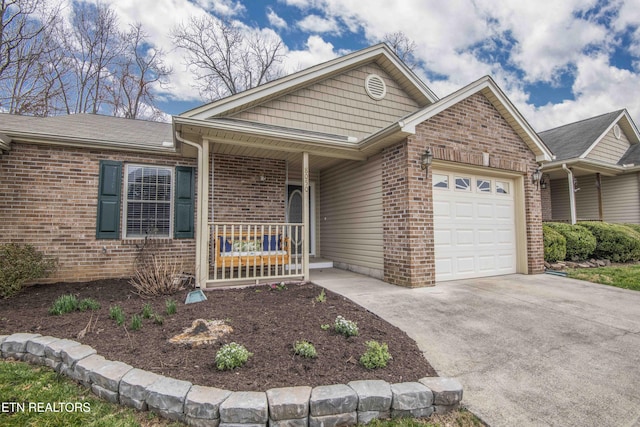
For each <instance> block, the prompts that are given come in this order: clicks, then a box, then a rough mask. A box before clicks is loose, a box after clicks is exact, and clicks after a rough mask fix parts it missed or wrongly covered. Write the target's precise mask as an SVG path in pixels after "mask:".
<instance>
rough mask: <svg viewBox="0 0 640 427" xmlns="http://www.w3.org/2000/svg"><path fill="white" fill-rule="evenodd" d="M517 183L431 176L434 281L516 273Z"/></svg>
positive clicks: (451, 175) (443, 174)
mask: <svg viewBox="0 0 640 427" xmlns="http://www.w3.org/2000/svg"><path fill="white" fill-rule="evenodd" d="M513 190H514V181H513V180H510V179H504V178H495V177H487V176H480V175H478V176H475V175H470V174H464V173H454V172H442V171H438V170H434V171H433V215H434V233H435V234H434V237H435V255H436V281H445V280H455V279H465V278H471V277H484V276H497V275H500V274H511V273H515V272H516V231H515V209H514V207H515V203H514V197H513Z"/></svg>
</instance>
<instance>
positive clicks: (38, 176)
mask: <svg viewBox="0 0 640 427" xmlns="http://www.w3.org/2000/svg"><path fill="white" fill-rule="evenodd" d="M100 160H116V161H122V162H129V163H139V164H148V165H158V166H170V167H174V166H177V165H181V166H195V161H194V160H193V159H184V158H178V157H170V156H159V155H148V154H136V153H122V152H114V151H98V150H83V149H75V148H63V147H52V146H45V145H31V144H20V143H14V144H13V145H12V149H11V151H9V152H8V153H5V154H3V155H2V156H0V236H1V237H0V243H9V242H14V243H29V244H32V245H33V246H35V247H36V248H37V249H38V250H41V251H43V252H44V253H45V254H47V255H50V256H55V257H57V259H58V262H59V268H58V270H57V271H56V272H55V273H54V275H52V276H51V277H50V278H49V279H47V280H46V281H48V282H53V281H82V280H93V279H101V278H109V277H126V276H129V275H130V274H131V272H132V271H133V270H132V269H133V262H134V260H135V257H136V256H137V254H138V253H139V251H138V249H137V245H140V243H141V240H140V239H127V240H122V239H117V240H106V239H96V237H95V235H96V214H97V199H98V172H99V162H100ZM123 174H124V168H123ZM123 183H124V180H123ZM123 196H124V194H123ZM157 243H158V245H159V248H160V249H161V250H163V251H165V252H166V253H167V254H171V256H178V257H181V258H182V260H183V262H184V265H185V271H192V270H193V264H194V260H195V242H194V239H175V240H174V239H160V240H158V241H157Z"/></svg>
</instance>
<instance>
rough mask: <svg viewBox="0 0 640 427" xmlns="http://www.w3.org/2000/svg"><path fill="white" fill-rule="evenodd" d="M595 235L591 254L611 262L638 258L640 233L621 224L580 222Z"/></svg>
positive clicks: (639, 258)
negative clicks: (594, 245) (594, 243)
mask: <svg viewBox="0 0 640 427" xmlns="http://www.w3.org/2000/svg"><path fill="white" fill-rule="evenodd" d="M580 224H581V225H582V226H584V227H586V228H587V229H589V231H591V233H592V234H593V235H594V236H595V237H596V248H595V250H594V251H593V256H594V257H596V258H605V259H608V260H610V261H612V262H627V261H637V260H640V233H638V232H636V231H635V230H633V229H631V228H629V227H626V226H624V225H622V224H610V223H606V222H591V221H588V222H581V223H580Z"/></svg>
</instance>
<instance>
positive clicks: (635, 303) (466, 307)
mask: <svg viewBox="0 0 640 427" xmlns="http://www.w3.org/2000/svg"><path fill="white" fill-rule="evenodd" d="M311 279H312V281H313V282H314V283H316V284H318V285H321V286H324V287H326V288H327V289H330V290H332V291H334V292H337V293H339V294H342V295H344V296H346V297H348V298H349V299H351V300H353V301H355V302H356V303H358V304H360V305H361V306H363V307H366V308H367V309H369V310H370V311H372V312H374V313H376V314H377V315H379V316H380V317H382V318H384V319H385V320H387V321H389V322H390V323H392V324H394V325H396V326H397V327H399V328H400V329H402V330H404V331H406V332H407V333H408V334H409V335H410V336H411V337H412V338H413V339H415V340H416V342H417V343H418V346H419V347H420V348H421V349H422V350H423V351H424V354H425V357H426V358H427V359H428V360H429V361H430V362H431V364H432V365H433V367H434V368H435V369H436V370H437V371H438V372H439V374H440V375H441V376H452V377H455V378H458V379H459V380H460V381H461V383H462V384H463V386H464V397H463V403H464V404H465V406H467V407H468V408H469V409H470V410H471V411H472V412H474V413H475V414H477V415H478V416H479V417H481V418H482V419H483V420H484V421H485V422H487V423H488V424H489V425H491V426H494V427H496V426H509V427H512V426H547V425H552V426H620V427H622V426H624V427H631V426H640V292H636V291H628V290H624V289H618V288H614V287H609V286H604V285H597V284H592V283H588V282H582V281H578V280H572V279H567V278H562V277H557V276H551V275H546V274H541V275H534V276H525V275H510V276H501V277H492V278H487V279H473V280H462V281H455V282H444V283H440V284H438V285H437V286H435V287H433V288H421V289H405V288H401V287H397V286H393V285H389V284H386V283H384V282H381V281H379V280H375V279H372V278H369V277H365V276H361V275H357V274H354V273H350V272H346V271H342V270H337V269H326V270H314V271H312V272H311ZM417 375H420V373H417Z"/></svg>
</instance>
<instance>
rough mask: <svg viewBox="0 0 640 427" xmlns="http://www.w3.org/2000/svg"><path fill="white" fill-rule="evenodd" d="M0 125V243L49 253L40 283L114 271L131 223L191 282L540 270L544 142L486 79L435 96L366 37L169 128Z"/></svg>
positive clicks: (88, 121) (427, 279) (125, 257)
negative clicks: (49, 266)
mask: <svg viewBox="0 0 640 427" xmlns="http://www.w3.org/2000/svg"><path fill="white" fill-rule="evenodd" d="M21 120H24V122H20V121H21ZM81 124H82V126H83V127H82V128H81V127H80V125H81ZM84 126H87V127H88V128H86V129H85V128H84ZM105 127H106V128H105ZM138 127H139V130H138ZM153 132H158V133H157V134H156V135H155V136H154V135H151V134H152V133H153ZM0 134H2V136H0V139H1V141H2V145H0V148H4V149H8V151H6V152H5V153H4V154H2V155H1V156H0V235H2V242H7V241H16V242H28V243H33V244H35V245H36V246H37V247H38V249H41V250H43V251H44V252H46V253H47V254H51V255H57V256H58V257H59V258H60V261H61V263H60V264H61V270H60V271H59V272H58V273H57V276H56V277H55V279H60V280H63V279H64V280H69V279H78V280H80V279H82V280H84V279H89V278H102V277H114V276H126V275H127V274H130V272H131V269H132V265H133V261H134V259H135V257H136V254H137V253H138V249H137V248H138V247H139V246H140V244H141V243H142V242H144V238H143V237H144V236H145V235H146V234H149V235H152V237H154V239H157V240H154V242H158V245H157V248H158V250H161V251H162V252H163V253H165V254H168V255H169V256H182V257H183V258H184V260H185V262H186V265H188V266H189V267H190V268H191V270H190V271H193V270H194V269H195V274H196V280H197V283H198V284H199V285H200V286H203V287H204V286H216V285H218V284H224V283H227V282H230V281H235V280H239V279H244V280H246V279H247V278H252V279H259V278H261V277H263V278H264V277H266V278H269V279H270V280H273V279H275V278H276V277H291V276H298V277H303V278H308V277H309V270H308V269H309V265H310V260H311V259H313V257H316V258H320V257H321V258H322V259H328V260H331V261H332V262H333V263H334V265H335V266H337V267H340V268H345V269H350V270H353V271H356V272H361V273H363V274H367V275H371V276H374V277H378V278H381V279H383V280H385V281H387V282H390V283H394V284H398V285H402V286H409V287H416V286H428V285H433V284H435V283H436V282H437V281H445V280H451V279H458V278H469V277H480V276H490V275H498V274H509V273H525V274H527V273H529V274H532V273H541V272H542V271H543V248H542V210H541V200H540V191H539V189H538V188H537V186H536V185H535V183H534V182H533V181H532V173H533V172H534V171H535V170H536V169H537V168H538V167H539V163H541V162H545V161H550V160H551V153H550V151H549V150H548V148H547V147H546V146H545V145H544V144H543V143H542V141H541V140H540V139H539V137H538V135H537V134H536V133H535V132H534V131H533V130H532V128H531V127H530V126H529V124H528V123H527V122H526V120H525V119H524V118H523V117H522V116H521V115H520V114H519V112H518V111H517V110H516V108H515V107H514V106H513V105H512V104H511V102H510V101H509V100H508V99H507V97H506V96H505V95H504V93H503V92H502V91H501V90H500V89H499V88H498V86H497V85H496V84H495V82H494V81H493V80H492V79H491V78H489V77H484V78H482V79H480V80H478V81H476V82H473V83H471V84H470V85H468V86H466V87H464V88H462V89H460V90H458V91H456V92H454V93H452V94H450V95H448V96H446V97H444V98H442V99H438V98H437V97H436V96H435V95H434V94H433V92H431V90H429V88H428V87H426V86H425V85H424V83H422V82H421V81H420V80H419V79H418V78H417V76H416V75H415V74H414V73H413V72H411V70H409V69H408V68H407V67H406V66H405V65H404V64H403V63H402V62H401V61H400V60H399V59H398V58H397V57H396V56H395V54H394V53H393V52H392V51H391V50H390V49H389V48H388V47H387V46H386V45H383V44H382V45H376V46H373V47H370V48H367V49H364V50H361V51H358V52H354V53H352V54H349V55H346V56H343V57H340V58H337V59H335V60H332V61H329V62H326V63H323V64H320V65H317V66H315V67H311V68H309V69H306V70H303V71H300V72H298V73H295V74H292V75H290V76H287V77H284V78H282V79H279V80H276V81H273V82H270V83H267V84H265V85H262V86H260V87H257V88H253V89H250V90H247V91H246V92H243V93H240V94H236V95H233V96H230V97H228V98H225V99H222V100H219V101H216V102H213V103H210V104H207V105H204V106H202V107H199V108H196V109H194V110H191V111H187V112H185V113H183V114H181V115H178V116H174V117H173V125H172V126H170V125H162V124H151V123H148V122H142V121H132V120H124V119H116V118H107V117H99V116H98V117H87V116H68V117H64V118H58V117H56V118H47V119H39V118H31V117H29V118H19V117H13V116H11V117H8V116H5V115H1V116H0ZM427 154H428V155H427ZM431 161H432V163H430V162H431ZM193 167H195V169H192V168H193ZM132 182H133V183H132ZM159 187H162V190H158V188H159ZM132 212H133V213H132ZM22 215H25V217H24V219H20V217H21V216H22ZM192 236H193V238H192Z"/></svg>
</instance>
